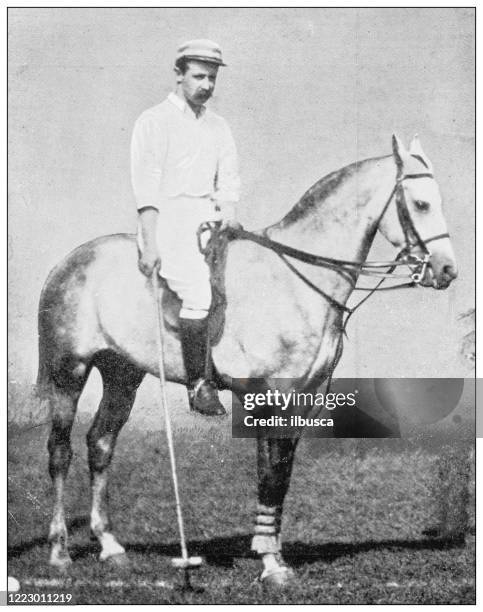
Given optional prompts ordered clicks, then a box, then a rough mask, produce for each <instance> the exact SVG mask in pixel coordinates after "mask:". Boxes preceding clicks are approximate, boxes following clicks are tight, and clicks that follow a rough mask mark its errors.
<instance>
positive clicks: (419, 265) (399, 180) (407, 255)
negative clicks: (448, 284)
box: [379, 172, 449, 284]
mask: <svg viewBox="0 0 483 612" xmlns="http://www.w3.org/2000/svg"><path fill="white" fill-rule="evenodd" d="M420 178H432V179H434V175H433V174H432V173H431V172H421V173H418V174H398V176H397V177H396V184H395V185H394V188H393V190H392V192H391V195H390V196H389V198H388V202H387V204H386V206H385V207H384V210H383V212H382V215H381V217H380V218H379V222H380V221H381V218H382V217H383V216H384V213H385V212H386V209H387V207H388V206H389V204H390V202H391V200H392V198H393V196H394V195H395V196H396V206H397V214H398V219H399V223H400V225H401V227H402V230H403V232H404V240H405V245H404V247H403V249H402V250H401V251H400V253H399V254H398V256H397V257H396V260H398V259H400V260H401V263H402V264H406V265H408V266H409V267H411V269H412V266H413V265H415V266H416V270H413V272H412V274H411V280H412V281H413V283H415V284H419V283H420V282H421V281H422V280H423V278H424V275H425V273H426V269H427V267H428V264H429V260H430V258H431V251H430V250H429V249H428V247H427V246H426V245H427V244H428V243H430V242H433V241H435V240H442V239H443V238H449V234H448V233H447V232H445V233H442V234H437V235H435V236H431V237H430V238H426V239H425V240H423V239H422V238H421V236H420V234H419V232H418V230H417V229H416V227H415V225H414V222H413V220H412V218H411V215H410V213H409V208H408V205H407V201H406V194H405V193H404V185H403V182H404V181H405V180H413V179H420ZM415 247H419V248H420V249H421V251H422V257H420V256H419V255H416V254H415V253H412V250H413V249H414V248H415Z"/></svg>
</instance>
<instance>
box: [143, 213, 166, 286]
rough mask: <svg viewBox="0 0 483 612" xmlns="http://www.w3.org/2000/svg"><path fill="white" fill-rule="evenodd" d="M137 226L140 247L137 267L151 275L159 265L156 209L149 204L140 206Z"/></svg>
mask: <svg viewBox="0 0 483 612" xmlns="http://www.w3.org/2000/svg"><path fill="white" fill-rule="evenodd" d="M138 213H139V217H138V220H139V228H138V231H139V232H140V234H141V235H140V238H141V240H140V241H139V240H138V244H139V243H141V245H142V247H141V249H140V251H139V261H138V267H139V269H140V270H141V272H142V273H143V274H145V275H146V276H151V274H152V273H153V270H154V269H155V268H158V267H159V264H160V263H161V260H160V258H159V253H158V246H157V243H156V228H157V225H158V214H159V213H158V209H157V208H153V207H151V206H149V207H146V208H141V209H140V210H139V211H138Z"/></svg>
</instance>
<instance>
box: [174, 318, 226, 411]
mask: <svg viewBox="0 0 483 612" xmlns="http://www.w3.org/2000/svg"><path fill="white" fill-rule="evenodd" d="M179 321H180V332H181V347H182V350H183V360H184V365H185V368H186V373H187V375H188V397H189V402H190V408H191V410H196V411H197V412H201V414H204V415H206V416H216V415H220V414H226V410H225V409H224V407H223V404H222V403H221V402H220V400H219V398H218V392H217V390H216V386H215V384H214V383H213V382H212V381H211V380H207V378H206V372H207V367H206V366H207V359H211V355H209V351H208V318H207V317H205V318H204V319H184V318H180V320H179Z"/></svg>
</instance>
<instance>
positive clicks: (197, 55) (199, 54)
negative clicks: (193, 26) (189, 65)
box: [176, 38, 226, 66]
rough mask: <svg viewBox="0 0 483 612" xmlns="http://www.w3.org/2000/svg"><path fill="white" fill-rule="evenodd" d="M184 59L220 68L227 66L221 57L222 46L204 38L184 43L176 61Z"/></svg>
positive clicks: (177, 53)
mask: <svg viewBox="0 0 483 612" xmlns="http://www.w3.org/2000/svg"><path fill="white" fill-rule="evenodd" d="M182 57H186V58H189V59H197V60H200V61H202V62H209V63H211V64H218V65H219V66H226V64H224V63H223V59H222V57H221V49H220V45H218V44H217V43H216V42H213V41H212V40H206V39H203V38H200V39H197V40H189V41H188V42H185V43H183V44H182V45H181V46H180V47H179V49H178V51H177V52H176V61H178V60H179V59H181V58H182Z"/></svg>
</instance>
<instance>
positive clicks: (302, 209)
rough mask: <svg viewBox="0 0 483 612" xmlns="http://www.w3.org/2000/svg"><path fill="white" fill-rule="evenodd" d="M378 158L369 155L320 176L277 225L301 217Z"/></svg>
mask: <svg viewBox="0 0 483 612" xmlns="http://www.w3.org/2000/svg"><path fill="white" fill-rule="evenodd" d="M384 157H386V156H384ZM380 159H383V157H371V158H370V159H364V160H362V161H357V162H354V163H352V164H349V165H348V166H345V167H344V168H340V169H339V170H335V171H334V172H331V173H330V174H327V175H326V176H324V177H322V178H321V179H320V180H319V181H317V182H316V183H315V184H314V185H312V187H310V188H309V189H308V190H307V191H306V192H305V193H304V195H303V196H302V197H301V198H300V200H299V201H298V202H297V204H295V206H294V207H293V208H291V209H290V211H289V212H288V213H287V214H286V215H285V217H283V219H281V221H280V222H279V223H278V224H277V225H279V226H281V227H285V226H287V225H291V224H292V223H295V222H296V221H299V220H300V219H303V218H304V217H305V216H306V215H307V214H308V213H309V212H310V211H311V210H312V208H314V206H320V205H321V203H323V201H324V200H326V199H327V198H328V197H329V196H331V195H334V193H335V192H336V191H337V190H338V189H339V188H340V187H341V186H342V185H343V184H344V183H345V182H346V181H347V180H348V179H350V178H351V177H353V176H354V175H356V174H358V173H359V172H360V170H361V169H362V168H363V167H365V166H368V165H369V164H372V163H374V162H375V161H378V160H380Z"/></svg>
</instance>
